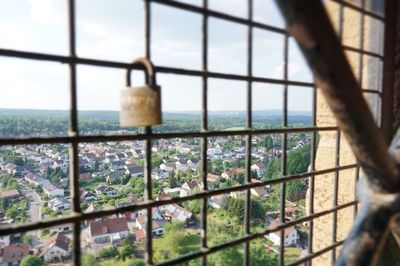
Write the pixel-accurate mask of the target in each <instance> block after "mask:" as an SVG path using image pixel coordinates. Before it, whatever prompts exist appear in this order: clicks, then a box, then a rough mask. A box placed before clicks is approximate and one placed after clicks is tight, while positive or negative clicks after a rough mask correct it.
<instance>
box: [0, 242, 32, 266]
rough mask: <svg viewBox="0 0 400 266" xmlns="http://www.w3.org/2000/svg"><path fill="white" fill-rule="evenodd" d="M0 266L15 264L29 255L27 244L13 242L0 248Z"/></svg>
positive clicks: (12, 265)
mask: <svg viewBox="0 0 400 266" xmlns="http://www.w3.org/2000/svg"><path fill="white" fill-rule="evenodd" d="M1 254H2V256H1V257H0V266H14V265H15V266H16V265H19V264H20V262H21V260H22V259H23V258H24V257H25V256H28V255H29V245H28V244H13V245H10V246H6V247H4V248H2V249H1Z"/></svg>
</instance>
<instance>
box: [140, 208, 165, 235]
mask: <svg viewBox="0 0 400 266" xmlns="http://www.w3.org/2000/svg"><path fill="white" fill-rule="evenodd" d="M151 218H152V220H160V221H162V220H165V218H164V216H163V215H162V213H161V211H160V209H159V208H152V213H151ZM146 220H147V215H146V211H143V212H142V213H141V214H140V215H139V216H138V217H137V218H136V220H135V226H136V228H137V229H139V230H140V229H145V228H146V227H145V223H146Z"/></svg>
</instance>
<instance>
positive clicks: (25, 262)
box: [20, 255, 43, 266]
mask: <svg viewBox="0 0 400 266" xmlns="http://www.w3.org/2000/svg"><path fill="white" fill-rule="evenodd" d="M20 265H21V266H42V265H43V261H42V260H41V259H40V258H38V257H36V256H32V255H29V256H26V257H25V258H23V259H22V261H21V264H20Z"/></svg>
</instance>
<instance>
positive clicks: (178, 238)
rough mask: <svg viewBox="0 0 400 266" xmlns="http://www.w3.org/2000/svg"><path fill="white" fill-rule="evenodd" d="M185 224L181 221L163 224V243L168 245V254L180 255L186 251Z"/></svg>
mask: <svg viewBox="0 0 400 266" xmlns="http://www.w3.org/2000/svg"><path fill="white" fill-rule="evenodd" d="M184 228H185V224H184V223H182V222H172V223H170V224H167V225H165V243H168V245H169V251H170V252H171V253H172V254H170V255H174V256H176V255H182V254H185V253H186V248H187V247H186V246H185V238H186V237H185V234H184V233H183V232H184V230H183V229H184Z"/></svg>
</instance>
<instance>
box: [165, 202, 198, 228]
mask: <svg viewBox="0 0 400 266" xmlns="http://www.w3.org/2000/svg"><path fill="white" fill-rule="evenodd" d="M159 209H160V211H161V212H162V214H163V216H164V217H166V218H167V219H169V220H170V221H171V222H173V221H179V222H183V223H185V224H186V225H188V226H190V225H193V224H194V223H195V222H196V218H195V216H194V214H193V213H192V212H190V211H188V210H186V209H185V208H183V207H181V206H179V205H178V204H176V203H172V204H167V205H163V206H160V207H159Z"/></svg>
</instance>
